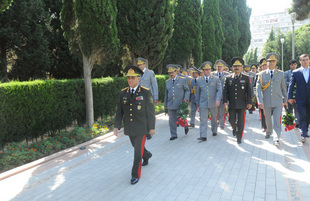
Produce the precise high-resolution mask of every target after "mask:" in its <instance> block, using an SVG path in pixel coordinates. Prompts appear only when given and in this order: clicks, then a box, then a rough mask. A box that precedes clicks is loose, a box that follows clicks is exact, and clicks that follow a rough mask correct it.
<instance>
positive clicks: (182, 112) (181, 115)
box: [176, 102, 189, 134]
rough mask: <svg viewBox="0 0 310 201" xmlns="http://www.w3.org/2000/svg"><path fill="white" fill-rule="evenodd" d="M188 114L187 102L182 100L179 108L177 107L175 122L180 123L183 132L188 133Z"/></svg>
mask: <svg viewBox="0 0 310 201" xmlns="http://www.w3.org/2000/svg"><path fill="white" fill-rule="evenodd" d="M188 114H189V110H188V103H186V102H182V103H180V105H179V109H178V121H177V122H176V124H177V125H181V126H182V127H185V128H184V130H185V134H187V133H188V123H187V120H186V118H187V116H188Z"/></svg>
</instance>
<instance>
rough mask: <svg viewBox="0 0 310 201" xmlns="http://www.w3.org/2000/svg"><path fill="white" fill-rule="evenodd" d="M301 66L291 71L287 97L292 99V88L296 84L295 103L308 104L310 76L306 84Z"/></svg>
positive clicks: (309, 102)
mask: <svg viewBox="0 0 310 201" xmlns="http://www.w3.org/2000/svg"><path fill="white" fill-rule="evenodd" d="M302 70H303V68H302V67H300V68H298V69H296V70H294V71H293V73H292V76H291V80H290V85H289V87H288V99H293V90H294V85H295V84H297V88H296V94H295V101H296V104H299V103H301V104H304V103H308V104H310V78H309V80H308V84H307V83H306V80H305V78H304V75H303V73H302ZM309 75H310V73H309Z"/></svg>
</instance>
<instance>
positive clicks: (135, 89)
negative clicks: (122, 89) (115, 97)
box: [129, 85, 139, 93]
mask: <svg viewBox="0 0 310 201" xmlns="http://www.w3.org/2000/svg"><path fill="white" fill-rule="evenodd" d="M138 86H139V85H137V86H136V87H135V88H133V90H134V91H133V93H135V92H136V91H137V88H138ZM129 90H130V91H129V92H130V93H131V91H132V88H131V87H129Z"/></svg>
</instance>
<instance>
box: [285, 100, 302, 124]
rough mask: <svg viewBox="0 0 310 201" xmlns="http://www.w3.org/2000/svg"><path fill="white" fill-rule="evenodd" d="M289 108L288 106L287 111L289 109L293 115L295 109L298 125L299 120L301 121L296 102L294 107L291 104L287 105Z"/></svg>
mask: <svg viewBox="0 0 310 201" xmlns="http://www.w3.org/2000/svg"><path fill="white" fill-rule="evenodd" d="M287 106H288V107H287V109H288V111H289V112H290V113H293V109H294V116H295V118H296V119H297V120H296V123H297V124H299V121H298V119H299V113H298V109H297V105H296V102H295V101H294V103H293V105H292V104H290V103H287Z"/></svg>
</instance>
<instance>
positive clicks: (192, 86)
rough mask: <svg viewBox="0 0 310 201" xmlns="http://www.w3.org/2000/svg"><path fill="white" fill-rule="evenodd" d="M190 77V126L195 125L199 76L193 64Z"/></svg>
mask: <svg viewBox="0 0 310 201" xmlns="http://www.w3.org/2000/svg"><path fill="white" fill-rule="evenodd" d="M191 72H192V79H191V80H190V81H189V88H190V90H191V93H190V97H189V100H190V103H191V121H190V125H189V126H190V127H195V117H196V111H197V104H196V86H197V81H198V77H199V73H200V71H199V70H198V69H197V68H196V67H195V66H194V67H193V69H192V71H191Z"/></svg>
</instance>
